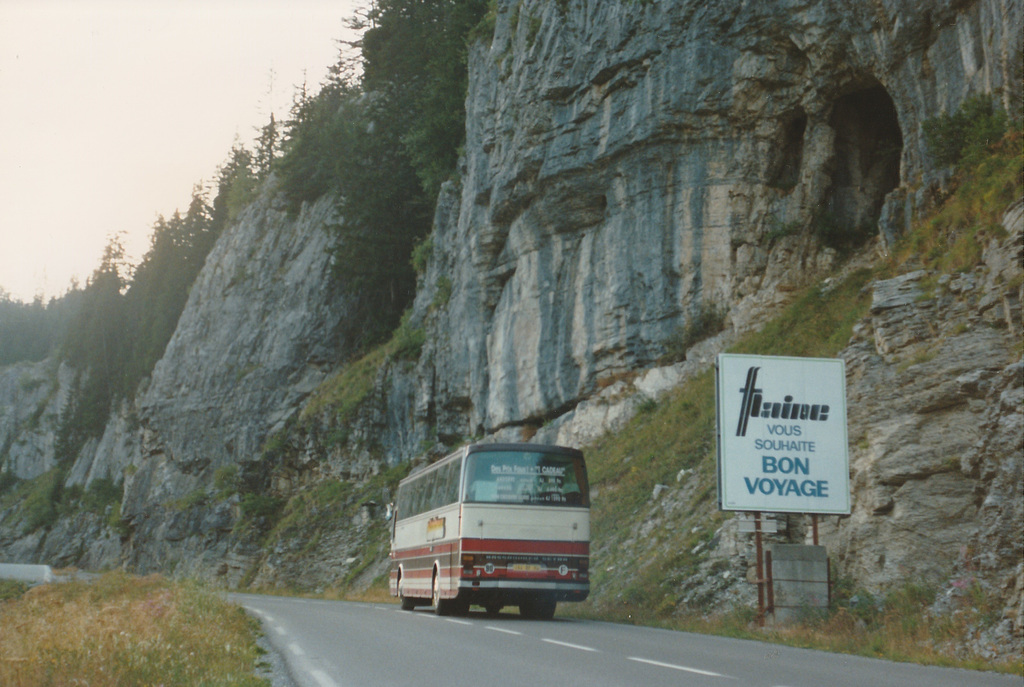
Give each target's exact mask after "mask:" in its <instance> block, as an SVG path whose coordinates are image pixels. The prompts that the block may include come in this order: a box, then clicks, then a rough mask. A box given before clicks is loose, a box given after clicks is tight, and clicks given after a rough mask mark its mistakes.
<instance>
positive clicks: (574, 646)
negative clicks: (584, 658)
mask: <svg viewBox="0 0 1024 687" xmlns="http://www.w3.org/2000/svg"><path fill="white" fill-rule="evenodd" d="M543 641H545V642H547V643H548V644H557V645H558V646H564V647H568V648H570V649H579V650H580V651H593V652H594V653H600V652H598V651H597V649H594V648H593V647H589V646H581V645H580V644H570V643H569V642H560V641H558V640H557V639H544V640H543Z"/></svg>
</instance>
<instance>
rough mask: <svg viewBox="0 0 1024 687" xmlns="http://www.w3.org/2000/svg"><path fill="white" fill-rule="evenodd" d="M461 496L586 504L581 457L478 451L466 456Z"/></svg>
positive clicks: (481, 500) (477, 499)
mask: <svg viewBox="0 0 1024 687" xmlns="http://www.w3.org/2000/svg"><path fill="white" fill-rule="evenodd" d="M464 500H465V501H467V502H470V503H514V504H524V505H537V506H589V505H590V489H589V486H588V484H587V470H586V467H585V466H584V463H583V460H582V459H581V458H575V457H573V456H567V455H561V454H556V453H539V452H537V453H533V452H526V451H479V452H474V453H470V454H469V455H468V456H467V457H466V483H465V493H464Z"/></svg>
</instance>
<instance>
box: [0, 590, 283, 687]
mask: <svg viewBox="0 0 1024 687" xmlns="http://www.w3.org/2000/svg"><path fill="white" fill-rule="evenodd" d="M4 596H7V595H4ZM13 596H14V598H9V599H7V600H4V601H0V684H4V685H22V686H24V687H31V686H33V685H39V686H40V687H42V686H44V685H47V686H49V685H164V684H166V685H186V684H187V685H200V684H201V685H209V686H210V687H215V686H217V685H224V686H225V687H227V686H228V685H231V686H235V685H241V686H246V685H252V686H253V687H256V686H258V685H268V684H269V683H268V682H267V681H266V680H264V679H262V678H259V677H256V676H255V675H254V671H255V668H256V664H257V661H258V660H259V657H260V655H261V653H262V650H261V649H260V648H259V647H258V646H257V645H256V636H257V632H258V627H257V624H256V622H255V621H253V620H252V619H251V618H249V617H247V616H246V615H245V612H244V611H242V609H241V608H238V607H236V606H233V605H231V604H229V603H228V602H226V601H225V600H223V599H222V598H221V597H220V596H218V595H216V594H214V593H213V592H210V591H209V590H206V589H204V588H203V587H200V586H198V585H195V584H190V583H171V582H169V581H167V580H166V579H164V578H162V577H160V576H158V575H151V576H149V577H144V578H138V577H131V576H128V575H125V574H123V573H107V574H106V575H104V576H102V577H100V578H99V579H97V580H95V581H94V582H93V583H91V584H87V583H84V582H67V583H61V584H48V585H43V586H40V587H35V588H33V589H30V590H28V591H27V592H24V593H20V592H19V593H18V594H15V595H13ZM0 598H3V596H0Z"/></svg>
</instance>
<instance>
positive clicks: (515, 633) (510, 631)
mask: <svg viewBox="0 0 1024 687" xmlns="http://www.w3.org/2000/svg"><path fill="white" fill-rule="evenodd" d="M486 629H488V630H494V631H495V632H504V633H505V634H507V635H516V636H517V637H522V636H523V633H522V632H516V631H515V630H506V629H505V628H503V627H494V626H493V625H487V626H486Z"/></svg>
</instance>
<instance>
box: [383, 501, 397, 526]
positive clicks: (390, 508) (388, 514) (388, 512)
mask: <svg viewBox="0 0 1024 687" xmlns="http://www.w3.org/2000/svg"><path fill="white" fill-rule="evenodd" d="M393 517H395V504H393V503H389V504H388V505H387V508H385V509H384V522H390V521H391V518H393Z"/></svg>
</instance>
